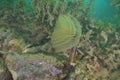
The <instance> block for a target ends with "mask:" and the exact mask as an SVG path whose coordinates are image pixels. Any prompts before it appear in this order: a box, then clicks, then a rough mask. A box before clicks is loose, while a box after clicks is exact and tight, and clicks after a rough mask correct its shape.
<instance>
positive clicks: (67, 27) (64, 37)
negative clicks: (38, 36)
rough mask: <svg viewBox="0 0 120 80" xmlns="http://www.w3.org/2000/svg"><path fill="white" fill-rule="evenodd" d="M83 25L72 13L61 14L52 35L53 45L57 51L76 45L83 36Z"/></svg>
mask: <svg viewBox="0 0 120 80" xmlns="http://www.w3.org/2000/svg"><path fill="white" fill-rule="evenodd" d="M81 28H82V27H81V25H80V22H78V20H77V19H76V18H74V17H73V16H71V15H64V14H61V15H59V17H58V20H57V21H56V26H55V28H54V31H53V33H52V36H51V45H52V47H53V48H54V50H55V52H62V51H65V50H67V49H70V48H72V47H73V46H76V45H77V44H78V43H79V39H80V36H81V32H82V30H81Z"/></svg>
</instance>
